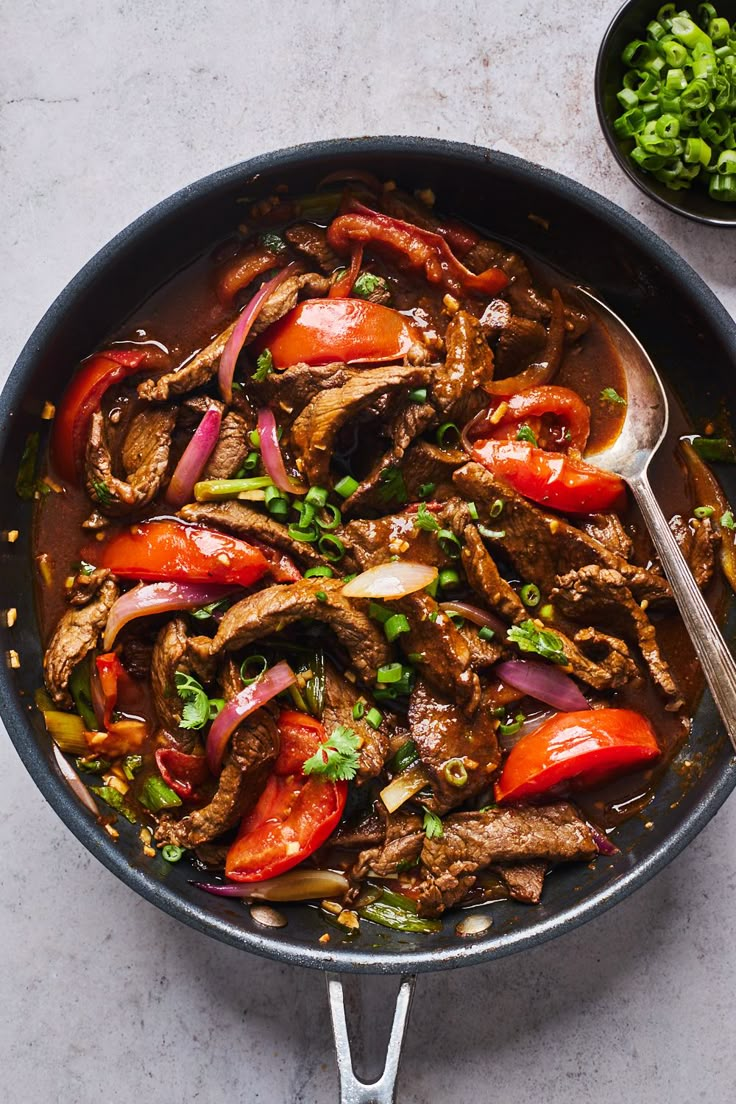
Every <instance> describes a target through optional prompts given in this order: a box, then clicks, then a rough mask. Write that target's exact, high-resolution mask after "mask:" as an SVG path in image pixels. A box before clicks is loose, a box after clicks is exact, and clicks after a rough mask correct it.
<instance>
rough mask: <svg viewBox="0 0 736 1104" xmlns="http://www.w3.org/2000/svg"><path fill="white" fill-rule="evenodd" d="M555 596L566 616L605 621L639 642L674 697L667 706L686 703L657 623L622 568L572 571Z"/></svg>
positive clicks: (616, 631) (596, 622)
mask: <svg viewBox="0 0 736 1104" xmlns="http://www.w3.org/2000/svg"><path fill="white" fill-rule="evenodd" d="M551 597H552V599H553V601H554V602H555V604H556V605H557V606H558V607H559V609H560V610H561V612H562V613H563V615H564V616H565V617H569V618H570V619H571V620H573V621H582V622H583V623H584V624H586V625H590V624H594V625H601V626H602V627H603V628H605V629H606V630H610V631H611V632H612V633H614V634H615V635H616V636H619V637H623V639H624V640H627V641H630V642H631V643H632V644H636V645H638V647H639V650H640V652H641V654H642V656H643V658H644V662H645V663H646V665H647V667H648V668H649V671H650V673H651V676H652V678H653V680H654V682H655V683H656V684H657V686H659V688H660V690H661V691H662V693H663V694H665V695H666V696H667V697H668V698H670V699H671V702H670V704H669V705H668V706H667V708H668V709H672V710H676V709H679V708H680V707H681V706H682V700H681V699H680V694H679V690H678V688H677V686H676V685H675V682H674V680H673V678H672V675H671V674H670V670H669V667H668V666H667V664H666V662H665V660H664V659H663V658H662V655H661V653H660V651H659V645H658V644H657V636H656V633H655V631H654V626H653V625H652V623H651V621H650V620H649V618H648V617H647V615H646V614H645V613H644V612H643V610H642V608H641V606H640V605H639V604H638V603H637V602H636V601H635V600H634V597H633V595H632V593H631V590H630V589H629V587H628V586H627V583H626V580H625V579H624V578H623V576H622V575H621V574H620V573H619V572H618V571H615V570H613V569H612V568H601V567H597V566H595V565H594V564H589V565H587V566H586V567H581V568H580V569H579V570H578V571H570V572H568V574H567V575H563V576H562V577H561V578H560V580H559V586H557V587H556V588H555V589H554V590H553V591H552V594H551Z"/></svg>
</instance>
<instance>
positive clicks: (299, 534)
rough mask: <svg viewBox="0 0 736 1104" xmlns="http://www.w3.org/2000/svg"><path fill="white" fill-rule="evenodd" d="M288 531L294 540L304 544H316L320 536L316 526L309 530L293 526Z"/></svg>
mask: <svg viewBox="0 0 736 1104" xmlns="http://www.w3.org/2000/svg"><path fill="white" fill-rule="evenodd" d="M287 531H288V534H289V536H290V537H291V539H292V540H295V541H302V542H303V543H304V544H314V542H315V541H316V540H317V537H318V535H319V534H318V532H317V526H316V525H312V526H310V527H309V529H302V527H301V525H294V524H291V525H290V526H289V528H288V530H287Z"/></svg>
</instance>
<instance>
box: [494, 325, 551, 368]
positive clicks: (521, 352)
mask: <svg viewBox="0 0 736 1104" xmlns="http://www.w3.org/2000/svg"><path fill="white" fill-rule="evenodd" d="M546 343H547V332H546V330H545V328H544V326H543V325H542V323H541V322H535V321H534V320H533V319H532V318H522V317H521V316H520V315H511V317H510V318H509V321H508V324H507V325H505V326H504V327H503V329H501V330H500V332H499V334H498V340H497V343H496V370H497V372H498V375H499V378H501V379H505V378H506V377H507V376H515V375H517V374H518V373H519V372H523V371H524V369H525V368H528V367H529V365H530V364H537V363H539V361H540V360H541V359H542V356H543V354H544V348H545V345H546Z"/></svg>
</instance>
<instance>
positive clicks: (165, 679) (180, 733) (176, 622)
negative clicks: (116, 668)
mask: <svg viewBox="0 0 736 1104" xmlns="http://www.w3.org/2000/svg"><path fill="white" fill-rule="evenodd" d="M186 655H187V626H186V622H185V621H184V619H183V618H182V617H175V618H174V619H173V620H172V621H169V622H168V624H166V625H164V626H163V628H162V629H160V631H159V633H158V635H157V637H156V643H155V644H154V646H153V655H152V656H151V690H152V691H153V704H154V706H155V708H156V716H157V717H158V720H159V723H160V725H161V727H162V728H163V730H164V732H167V733H168V734H169V735H170V736H173V737H175V738H176V742H177V744H179V745H180V746H181V748H182V750H183V751H189V750H191V748H192V747H193V746H194V744H195V742H196V738H197V737H196V733H195V732H193V731H189V730H188V729H183V728H182V729H180V728H179V722H180V721H181V714H182V708H183V702H182V700H181V698H180V697H179V694H178V693H177V690H176V682H175V675H176V672H177V671H184V670H186V669H187V665H186V663H185V660H186Z"/></svg>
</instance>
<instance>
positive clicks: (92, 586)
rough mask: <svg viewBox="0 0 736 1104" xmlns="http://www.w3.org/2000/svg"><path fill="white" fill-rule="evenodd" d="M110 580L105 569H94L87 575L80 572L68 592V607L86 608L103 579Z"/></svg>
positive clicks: (108, 572) (108, 573)
mask: <svg viewBox="0 0 736 1104" xmlns="http://www.w3.org/2000/svg"><path fill="white" fill-rule="evenodd" d="M109 578H110V571H109V569H108V568H106V567H96V568H95V569H94V571H91V572H90V573H89V574H88V575H85V573H84V572H83V571H80V572H79V573H78V574H77V575H75V577H74V582H73V583H72V588H71V590H70V591H69V605H70V606H86V605H87V603H88V602H89V601H90V600H91V599H92V598H94V596H95V594H97V592H98V590H99V589H100V587H101V586H102V584H103V583H104V581H105V579H109Z"/></svg>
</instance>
